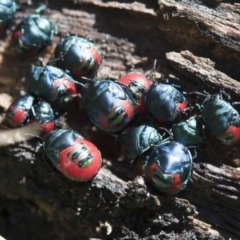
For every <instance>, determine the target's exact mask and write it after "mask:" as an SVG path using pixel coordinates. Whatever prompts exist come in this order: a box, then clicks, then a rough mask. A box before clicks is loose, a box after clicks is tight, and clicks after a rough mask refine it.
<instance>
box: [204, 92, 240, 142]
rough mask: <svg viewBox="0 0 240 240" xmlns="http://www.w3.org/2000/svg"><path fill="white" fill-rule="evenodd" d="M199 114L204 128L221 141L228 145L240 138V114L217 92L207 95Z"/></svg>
mask: <svg viewBox="0 0 240 240" xmlns="http://www.w3.org/2000/svg"><path fill="white" fill-rule="evenodd" d="M201 116H202V119H203V122H204V125H205V127H206V129H207V130H208V131H209V132H210V134H211V135H213V136H214V137H215V138H216V139H218V140H219V141H220V142H221V143H223V144H226V145H230V144H234V143H236V142H237V141H239V140H240V116H239V114H238V112H237V110H236V109H235V108H234V107H233V106H232V105H231V104H230V103H229V102H227V101H225V100H223V99H222V97H221V96H220V95H219V94H216V95H209V96H207V98H206V99H205V101H204V102H203V104H202V109H201Z"/></svg>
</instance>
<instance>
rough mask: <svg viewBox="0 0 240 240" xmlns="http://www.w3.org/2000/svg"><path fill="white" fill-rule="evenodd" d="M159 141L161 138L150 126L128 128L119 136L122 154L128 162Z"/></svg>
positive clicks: (142, 125)
mask: <svg viewBox="0 0 240 240" xmlns="http://www.w3.org/2000/svg"><path fill="white" fill-rule="evenodd" d="M161 141H162V136H161V135H160V134H159V133H158V132H157V130H156V129H155V128H154V127H152V126H151V125H150V124H139V125H137V126H131V127H128V128H126V129H125V130H124V131H123V132H122V133H121V135H120V136H119V142H120V144H121V148H122V152H123V154H124V156H125V158H126V159H129V160H130V159H135V158H136V157H138V156H139V155H141V154H142V153H143V152H145V151H147V150H148V149H149V148H151V147H152V146H156V145H158V144H159V143H160V142H161Z"/></svg>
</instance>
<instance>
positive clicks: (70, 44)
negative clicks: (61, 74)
mask: <svg viewBox="0 0 240 240" xmlns="http://www.w3.org/2000/svg"><path fill="white" fill-rule="evenodd" d="M55 58H57V59H59V61H57V62H56V64H57V66H58V67H60V68H62V69H64V70H69V71H70V73H71V75H72V76H73V77H75V78H76V79H80V78H81V77H83V76H84V77H94V76H95V75H96V71H97V69H98V67H99V65H100V63H101V61H102V54H101V52H100V50H99V49H98V48H97V46H96V45H95V44H94V43H92V42H90V41H88V40H86V39H84V38H81V37H78V36H69V35H67V36H66V37H65V38H63V39H61V41H60V42H59V43H58V45H57V47H56V49H55Z"/></svg>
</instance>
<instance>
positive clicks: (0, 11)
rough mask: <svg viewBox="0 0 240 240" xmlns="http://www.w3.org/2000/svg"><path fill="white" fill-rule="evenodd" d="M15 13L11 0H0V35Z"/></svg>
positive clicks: (8, 25)
mask: <svg viewBox="0 0 240 240" xmlns="http://www.w3.org/2000/svg"><path fill="white" fill-rule="evenodd" d="M15 13H16V3H15V2H14V1H12V0H0V37H2V36H4V35H5V34H6V31H7V30H8V29H9V28H10V25H11V23H12V21H13V19H14V16H15Z"/></svg>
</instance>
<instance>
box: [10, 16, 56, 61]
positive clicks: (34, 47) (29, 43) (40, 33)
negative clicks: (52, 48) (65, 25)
mask: <svg viewBox="0 0 240 240" xmlns="http://www.w3.org/2000/svg"><path fill="white" fill-rule="evenodd" d="M55 34H57V24H56V23H54V22H52V21H51V20H50V19H48V18H47V17H44V16H41V15H39V14H33V15H31V16H28V17H25V18H24V19H23V20H22V22H21V23H19V24H18V25H17V27H16V29H15V30H14V31H13V34H12V40H13V44H14V47H15V49H16V51H17V52H19V53H21V54H23V55H25V56H26V57H27V58H33V57H35V56H36V55H38V54H39V53H41V52H42V51H44V50H45V49H46V48H47V46H49V45H50V44H51V43H52V40H53V37H54V35H55Z"/></svg>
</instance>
